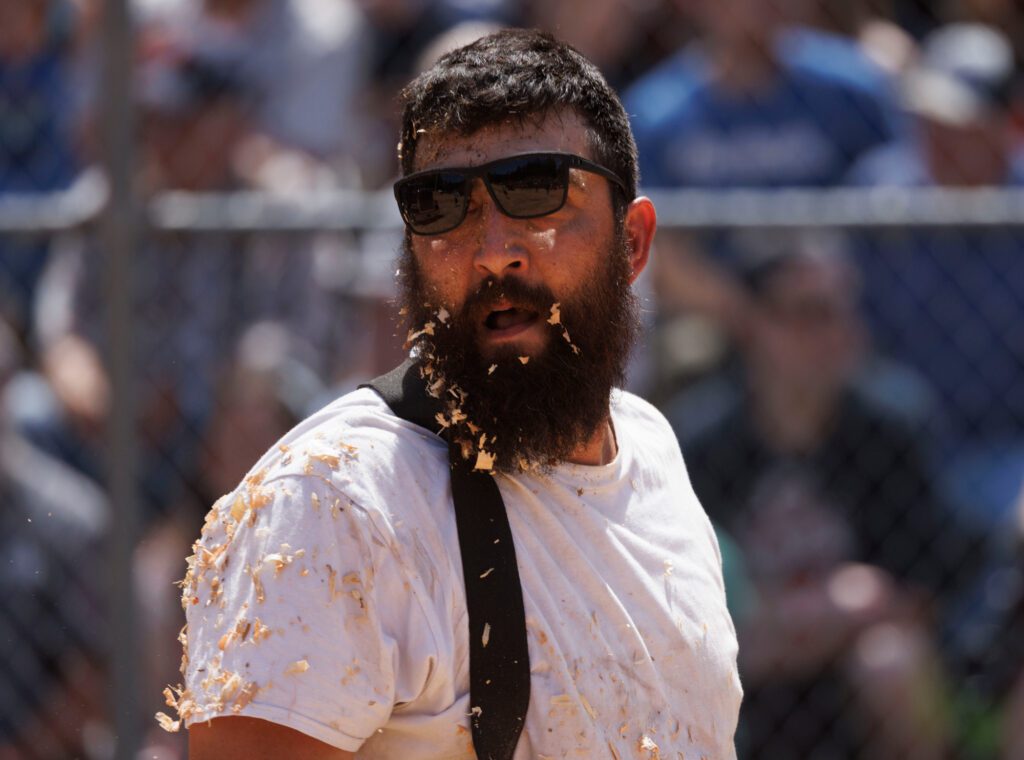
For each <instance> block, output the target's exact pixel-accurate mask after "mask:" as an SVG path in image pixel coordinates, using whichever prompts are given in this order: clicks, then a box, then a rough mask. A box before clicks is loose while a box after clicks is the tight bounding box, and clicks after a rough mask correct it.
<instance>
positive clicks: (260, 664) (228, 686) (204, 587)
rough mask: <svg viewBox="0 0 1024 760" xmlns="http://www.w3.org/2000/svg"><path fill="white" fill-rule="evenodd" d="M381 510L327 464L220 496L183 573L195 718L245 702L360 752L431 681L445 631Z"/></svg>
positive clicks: (186, 697) (188, 705)
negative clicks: (411, 576) (349, 493)
mask: <svg viewBox="0 0 1024 760" xmlns="http://www.w3.org/2000/svg"><path fill="white" fill-rule="evenodd" d="M377 517H379V515H376V516H375V515H374V514H373V513H371V512H369V511H368V510H367V509H364V508H363V507H362V506H360V505H358V504H355V503H354V502H352V501H351V500H350V499H348V498H347V497H346V496H345V495H344V493H343V492H341V491H339V490H338V488H337V487H336V486H334V485H332V484H331V483H329V482H327V481H326V480H324V479H321V478H318V477H317V476H315V475H311V476H306V477H302V476H288V477H281V478H276V479H273V480H268V481H266V482H262V481H260V480H259V476H256V477H250V478H248V479H247V480H246V481H245V482H243V484H242V485H241V486H239V488H238V489H236V491H234V492H233V493H231V494H229V495H227V496H225V497H224V498H222V499H221V500H220V501H218V503H217V504H216V505H215V506H214V508H213V509H212V510H211V512H210V514H209V515H208V516H207V521H206V525H205V527H204V529H203V534H202V537H201V538H200V540H199V541H198V542H197V544H196V547H195V555H194V558H191V559H190V570H189V573H188V575H187V576H186V578H185V582H184V585H183V595H182V602H183V605H184V606H185V609H186V612H187V618H188V625H187V628H186V631H185V636H186V638H187V641H186V663H185V665H184V672H185V687H186V690H185V691H184V693H183V694H182V695H181V696H180V698H179V700H178V710H179V714H180V715H181V717H182V719H183V720H184V722H185V724H186V725H189V724H191V723H194V722H199V721H203V720H207V719H209V718H214V717H217V716H219V715H245V716H249V717H254V718H262V719H264V720H268V721H271V722H274V723H278V724H282V725H286V726H288V727H290V728H294V729H296V730H298V731H301V732H303V733H305V734H308V735H310V736H312V737H314V738H316V739H319V740H320V741H323V742H325V743H327V744H330V745H332V746H335V747H338V748H340V749H343V750H346V751H350V752H352V751H355V750H357V749H358V748H359V747H360V746H361V745H362V743H363V742H364V741H365V740H366V739H367V738H368V737H369V736H371V735H372V734H373V733H374V732H375V731H376V730H378V729H379V728H381V727H382V726H383V725H384V724H385V723H386V722H387V720H388V718H389V716H390V714H391V711H392V708H393V707H394V705H395V703H396V701H399V700H401V701H405V700H407V699H408V698H410V696H411V695H415V694H416V693H417V692H419V691H422V690H423V689H424V688H425V685H426V681H427V680H428V678H429V674H430V672H431V670H432V667H431V663H432V662H434V659H435V654H436V644H435V640H434V637H433V636H432V633H431V626H430V625H429V624H427V623H426V622H425V620H424V619H423V617H422V616H421V612H420V608H419V607H418V606H417V602H415V601H413V600H412V599H411V598H410V597H411V594H410V592H409V587H410V584H409V583H408V582H407V581H406V579H405V573H404V571H403V569H402V565H401V564H400V562H398V560H397V558H396V557H397V554H398V552H397V549H396V547H395V544H394V540H393V538H389V535H388V534H387V526H386V525H385V526H384V527H383V528H382V526H381V524H380V523H379V521H378V520H377V519H376V518H377ZM396 694H397V695H399V696H398V697H397V698H396Z"/></svg>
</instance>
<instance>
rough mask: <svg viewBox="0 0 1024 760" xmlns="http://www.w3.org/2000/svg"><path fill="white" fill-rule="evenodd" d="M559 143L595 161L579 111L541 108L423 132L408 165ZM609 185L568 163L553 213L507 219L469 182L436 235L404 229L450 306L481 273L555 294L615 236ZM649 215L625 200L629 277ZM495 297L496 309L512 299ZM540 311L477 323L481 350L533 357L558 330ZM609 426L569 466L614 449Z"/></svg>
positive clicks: (463, 162)
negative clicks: (479, 125) (450, 222)
mask: <svg viewBox="0 0 1024 760" xmlns="http://www.w3.org/2000/svg"><path fill="white" fill-rule="evenodd" d="M537 151H561V152H566V153H575V154H576V155H580V156H583V157H585V158H589V159H591V160H593V159H594V156H593V154H592V153H591V151H590V149H589V145H588V140H587V130H586V127H585V126H584V123H583V121H582V119H581V118H580V117H579V116H578V115H576V114H575V113H574V112H560V113H554V114H550V115H548V116H547V117H545V118H544V119H543V120H528V121H527V122H526V123H525V124H518V123H515V122H510V123H506V124H501V125H498V126H494V127H488V128H485V129H481V130H479V131H478V132H476V133H474V134H473V135H471V136H469V137H458V136H455V137H453V136H452V135H451V134H450V133H443V134H438V135H437V136H434V135H431V134H429V133H428V134H426V135H424V136H423V137H422V138H421V139H420V142H419V144H418V145H417V148H416V155H415V166H414V171H423V170H427V169H441V168H451V167H470V166H477V165H480V164H484V163H487V162H489V161H493V160H495V159H498V158H502V157H504V156H511V155H515V154H517V153H528V152H537ZM611 195H612V186H611V184H610V183H609V181H608V180H607V179H605V178H604V177H601V176H599V175H596V174H592V173H590V172H586V171H581V170H578V169H573V170H571V171H570V186H569V194H568V198H567V200H566V203H565V205H564V206H563V207H562V208H561V209H560V210H559V211H557V212H555V213H554V214H549V215H547V216H543V217H538V218H535V219H513V218H511V217H509V216H506V215H505V214H503V213H502V212H501V211H500V210H499V209H498V208H497V207H496V206H495V204H494V201H493V199H492V198H491V196H490V194H489V193H488V192H487V189H486V188H485V187H484V184H483V182H482V181H480V180H477V181H475V183H474V186H473V189H472V191H471V195H470V202H469V208H468V211H467V213H466V219H465V220H464V221H463V222H462V224H461V225H459V226H458V227H456V228H455V229H454V230H451V231H450V232H446V233H444V234H441V235H430V236H427V235H413V236H412V250H413V255H414V256H415V257H416V260H417V262H418V264H419V267H420V271H421V273H422V275H423V278H424V280H425V282H426V283H427V286H428V290H429V291H430V292H431V293H432V295H433V297H434V298H435V299H436V301H437V305H438V306H444V307H445V308H447V309H448V310H449V311H450V312H452V313H457V312H458V310H459V309H460V308H461V306H462V304H463V302H464V301H465V299H466V298H467V296H469V295H470V294H471V293H473V292H475V291H476V290H477V289H478V288H479V287H480V286H481V284H482V283H483V282H484V281H485V280H487V279H488V278H489V277H494V278H498V279H501V278H503V277H508V276H513V277H516V278H518V279H520V280H522V281H523V282H524V283H527V284H531V285H536V284H543V285H546V286H547V287H548V288H550V290H551V292H552V293H554V294H555V296H556V298H557V299H562V298H565V297H566V296H568V295H571V294H572V293H573V292H574V291H575V290H576V288H577V287H578V283H579V282H580V281H581V280H582V279H583V277H584V276H585V275H587V274H589V273H591V272H593V271H594V270H595V269H596V268H598V267H600V266H601V265H602V264H603V262H602V260H601V257H604V256H607V255H608V251H609V250H611V248H612V241H613V240H614V215H613V209H612V197H611ZM655 224H656V217H655V212H654V206H653V204H652V203H651V202H650V200H648V199H647V198H638V199H636V200H634V201H633V202H632V203H631V204H630V205H629V208H628V210H627V212H626V219H625V233H626V237H627V238H628V239H629V241H630V243H631V252H632V253H631V258H630V269H631V276H630V282H632V281H634V280H636V278H637V277H639V276H640V273H641V272H642V271H643V269H644V266H645V265H646V264H647V259H648V255H649V252H650V245H651V240H652V238H653V237H654V229H655ZM514 306H515V304H513V303H499V304H496V306H495V309H496V310H500V309H504V308H509V307H514ZM547 316H548V314H541V315H538V317H537V318H535V319H533V320H532V321H530V322H528V323H525V324H522V323H521V324H516V325H513V326H510V327H507V328H505V329H497V330H496V329H490V328H488V327H487V326H486V325H485V324H483V323H481V324H480V326H479V332H478V335H479V340H480V342H481V349H482V351H483V353H484V354H485V355H486V353H487V351H488V349H495V348H497V347H499V346H504V345H510V346H513V347H514V348H515V351H516V353H517V354H518V355H522V356H535V355H537V354H538V353H539V352H540V351H542V350H543V349H544V347H545V346H546V345H547V342H548V341H550V340H553V339H558V334H557V333H556V332H554V331H552V330H551V328H550V325H548V324H547V322H546V318H547ZM615 451H616V448H615V439H614V435H613V433H612V430H611V427H610V425H608V424H605V425H602V426H601V427H600V429H599V430H598V431H597V432H595V434H594V436H592V438H591V440H590V441H589V442H588V443H587V444H586V445H584V446H582V447H580V449H578V450H577V452H576V454H574V455H573V456H572V457H570V461H571V462H574V463H576V464H591V465H597V464H605V463H607V462H609V461H611V460H612V459H613V458H614V456H615Z"/></svg>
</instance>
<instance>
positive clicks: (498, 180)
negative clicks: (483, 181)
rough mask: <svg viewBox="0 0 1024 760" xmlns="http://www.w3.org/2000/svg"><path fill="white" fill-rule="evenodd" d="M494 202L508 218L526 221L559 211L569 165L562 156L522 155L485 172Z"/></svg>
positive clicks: (564, 193) (563, 196)
mask: <svg viewBox="0 0 1024 760" xmlns="http://www.w3.org/2000/svg"><path fill="white" fill-rule="evenodd" d="M487 181H488V182H489V183H490V186H491V192H492V193H493V194H494V198H495V200H496V201H497V202H498V205H499V206H501V209H502V211H504V212H505V213H506V214H508V215H509V216H513V217H517V218H519V219H528V218H530V217H534V216H544V215H546V214H553V213H554V212H556V211H558V209H560V208H561V207H562V205H563V204H564V203H565V196H566V191H567V190H568V187H569V164H568V162H567V161H565V160H564V158H562V157H561V156H556V155H552V156H523V157H522V158H510V159H508V160H506V161H502V162H501V163H500V164H498V165H497V166H494V167H492V168H491V169H490V171H488V172H487Z"/></svg>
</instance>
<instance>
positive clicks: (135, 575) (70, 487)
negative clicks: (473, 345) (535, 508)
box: [0, 0, 1024, 760]
mask: <svg viewBox="0 0 1024 760" xmlns="http://www.w3.org/2000/svg"><path fill="white" fill-rule="evenodd" d="M506 25H517V26H537V27H541V28H544V29H548V30H551V31H553V32H555V33H556V34H557V35H559V36H560V37H562V38H564V39H566V40H567V41H569V42H571V43H572V44H573V45H575V46H576V47H578V48H579V49H580V50H581V51H582V52H583V53H585V54H586V55H587V56H589V57H590V58H591V59H592V60H593V61H594V62H595V63H596V64H597V65H598V66H599V67H600V68H601V69H602V70H603V71H604V73H605V75H606V76H607V77H608V79H609V81H611V82H612V83H613V84H614V85H615V86H616V88H617V89H618V90H619V91H620V93H621V94H622V97H623V99H624V102H625V103H626V106H627V109H628V111H629V113H630V115H631V118H632V119H633V125H634V130H635V134H636V137H637V142H638V144H639V148H640V157H641V170H642V184H643V186H644V187H645V189H646V191H647V192H648V193H649V194H650V195H651V196H652V197H654V198H655V202H656V204H657V206H658V210H659V217H660V229H659V234H658V238H657V240H656V251H655V255H654V258H653V260H652V265H651V267H650V268H649V271H648V273H647V274H646V275H645V277H644V278H643V279H642V280H641V282H640V283H639V288H640V291H641V295H642V297H643V299H644V300H643V303H644V320H645V331H644V336H643V344H642V346H641V347H640V350H638V352H637V354H636V356H635V358H634V360H633V365H632V371H631V380H630V384H631V386H632V389H633V390H635V391H636V392H638V393H640V394H642V395H644V396H645V397H646V398H648V399H650V400H651V401H653V402H654V403H656V404H657V405H658V406H659V407H660V408H661V409H662V410H663V411H664V412H665V414H666V415H667V416H668V418H669V420H670V421H671V422H672V424H673V426H674V428H675V430H676V432H677V434H678V437H679V441H680V444H681V446H682V448H683V450H684V453H685V456H686V460H687V463H688V468H689V470H690V475H691V478H692V480H693V482H694V486H695V488H696V490H697V492H698V495H699V496H700V498H701V500H702V502H703V504H704V506H705V508H706V509H707V511H708V513H709V515H710V516H711V518H712V520H713V522H714V524H715V526H716V528H717V530H718V532H719V535H720V539H721V542H722V548H723V561H724V569H725V574H726V581H727V587H728V596H729V603H730V607H731V609H732V612H733V615H734V618H735V621H736V625H737V629H738V633H739V637H740V642H741V656H740V668H741V674H742V677H743V681H744V685H745V689H746V693H747V698H746V701H745V703H744V707H743V713H742V716H741V724H740V731H739V735H738V737H737V742H738V747H739V754H740V757H741V758H772V759H773V760H779V759H782V760H785V759H786V758H815V759H819V760H830V759H832V758H867V757H870V758H966V759H968V760H973V759H974V758H1024V575H1022V568H1024V553H1022V541H1021V539H1022V531H1024V494H1022V478H1024V188H1022V183H1024V163H1022V162H1021V154H1020V151H1019V148H1020V145H1021V140H1022V138H1024V89H1022V88H1021V84H1022V72H1024V68H1022V66H1024V3H1022V2H1020V0H559V2H541V1H540V0H0V525H2V526H3V530H0V559H2V561H0V592H2V593H0V645H2V655H0V759H5V760H6V759H7V758H90V759H91V758H111V757H119V758H156V759H158V760H170V759H173V758H182V757H184V756H185V750H184V746H185V744H184V732H180V733H168V732H165V731H163V730H161V728H160V727H159V726H158V725H157V723H156V721H154V720H153V715H154V713H155V712H157V711H158V710H167V708H166V707H165V705H164V699H163V697H162V696H161V691H162V689H163V688H164V686H165V685H166V684H169V683H170V684H173V683H177V681H178V679H179V676H178V668H179V664H180V657H181V651H180V645H179V644H178V642H177V635H178V632H179V630H180V628H181V626H182V624H183V622H184V620H183V615H182V612H181V607H180V602H179V599H178V590H177V588H175V586H174V585H173V584H174V581H176V580H178V579H180V578H181V577H182V575H183V574H184V569H185V565H184V557H185V556H186V554H188V553H189V551H188V547H189V545H190V543H191V541H192V540H193V539H194V538H195V537H196V536H197V535H198V533H199V530H200V528H201V526H202V523H203V516H204V514H205V512H206V510H207V509H208V508H209V506H210V505H211V504H212V503H213V501H214V500H215V499H216V498H217V497H218V496H219V495H220V494H222V493H224V492H225V491H227V490H229V489H231V488H233V487H234V485H235V484H236V482H237V481H238V480H239V479H240V478H241V477H242V476H243V475H244V473H245V472H246V470H247V469H248V467H249V465H250V464H251V463H253V462H254V461H255V460H256V459H257V457H258V456H259V455H260V454H261V453H262V452H263V450H264V449H265V448H267V447H268V446H269V445H271V444H272V443H273V441H274V440H275V439H276V438H277V437H278V436H280V435H281V434H282V433H284V432H285V431H286V430H287V429H288V428H289V427H290V426H292V425H293V424H294V423H295V422H296V421H297V420H299V419H301V418H302V417H303V416H305V415H306V414H308V413H310V412H311V411H313V410H315V409H316V408H318V407H319V406H320V405H322V404H324V403H325V402H326V401H327V400H329V399H331V398H333V397H335V396H337V395H339V394H341V393H343V392H345V391H347V390H349V389H352V388H354V387H355V386H356V385H357V384H358V383H359V382H361V381H363V380H365V379H368V378H370V377H372V376H374V375H376V374H378V373H379V372H381V371H383V370H386V369H388V368H389V367H391V366H393V365H394V364H395V363H397V361H398V360H399V359H400V356H401V353H400V343H401V341H400V340H399V339H397V338H396V335H395V333H396V328H395V324H394V317H393V314H392V311H391V308H390V306H389V299H390V298H391V297H392V295H393V292H392V276H393V262H394V258H395V254H396V252H397V250H398V246H399V243H400V239H401V230H400V227H399V220H398V217H397V213H396V212H395V210H394V209H393V208H392V206H393V201H392V199H391V197H390V183H391V181H393V179H394V178H395V176H396V173H397V163H396V160H395V143H396V140H397V119H396V117H397V114H396V110H395V107H394V96H395V93H396V91H397V89H398V88H399V87H401V86H402V85H403V84H404V83H405V82H407V81H408V80H409V79H410V78H411V77H412V76H414V75H415V74H416V73H417V72H418V71H420V70H421V69H422V68H424V67H425V66H428V65H429V64H430V63H431V62H432V61H433V60H434V59H436V57H437V56H438V55H440V54H441V53H443V52H444V51H445V50H448V49H450V48H452V47H455V46H457V45H459V44H462V43H464V42H468V41H470V40H472V39H474V38H476V37H477V36H479V35H481V34H484V33H486V32H488V31H490V30H493V29H496V28H499V27H502V26H506ZM168 722H170V721H168Z"/></svg>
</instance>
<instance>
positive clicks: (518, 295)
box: [462, 276, 555, 317]
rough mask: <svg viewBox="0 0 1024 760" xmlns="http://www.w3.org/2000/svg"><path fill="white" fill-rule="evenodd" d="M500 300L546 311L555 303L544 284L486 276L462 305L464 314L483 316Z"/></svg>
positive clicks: (539, 311) (521, 306)
mask: <svg viewBox="0 0 1024 760" xmlns="http://www.w3.org/2000/svg"><path fill="white" fill-rule="evenodd" d="M500 301H510V302H512V303H513V304H515V305H516V307H517V308H521V309H529V310H531V311H536V312H538V313H547V311H548V309H550V308H551V305H552V304H553V303H555V295H554V293H552V292H551V290H550V288H548V287H547V286H546V285H529V284H527V283H525V282H523V281H522V280H521V279H519V278H518V277H515V276H505V277H501V278H498V277H493V276H492V277H488V278H487V279H486V280H484V281H483V282H482V283H480V287H479V288H477V289H476V290H475V291H474V292H473V293H471V294H470V295H469V297H468V298H467V299H466V301H465V303H464V304H463V305H462V313H463V315H464V316H470V317H473V316H485V315H487V314H488V313H490V312H491V311H492V310H493V308H494V305H495V304H497V303H499V302H500Z"/></svg>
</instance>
